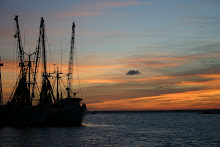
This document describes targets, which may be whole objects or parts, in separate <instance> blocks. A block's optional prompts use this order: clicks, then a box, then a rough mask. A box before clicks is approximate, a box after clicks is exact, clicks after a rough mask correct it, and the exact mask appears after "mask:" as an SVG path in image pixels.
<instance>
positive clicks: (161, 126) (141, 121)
mask: <svg viewBox="0 0 220 147" xmlns="http://www.w3.org/2000/svg"><path fill="white" fill-rule="evenodd" d="M83 124H84V126H80V127H60V128H56V127H43V128H0V146H76V147H77V146H167V147H169V146H175V147H176V146H204V147H210V146H216V147H217V146H218V147H220V115H218V114H211V115H208V114H196V113H162V112H161V113H96V114H94V115H92V114H88V115H87V116H86V117H85V120H84V122H83Z"/></svg>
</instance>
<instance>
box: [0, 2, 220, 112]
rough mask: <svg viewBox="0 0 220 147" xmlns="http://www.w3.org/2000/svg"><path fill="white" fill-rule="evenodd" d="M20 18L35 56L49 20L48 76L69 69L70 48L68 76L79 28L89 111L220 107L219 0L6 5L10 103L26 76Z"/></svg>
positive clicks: (5, 80) (0, 52)
mask: <svg viewBox="0 0 220 147" xmlns="http://www.w3.org/2000/svg"><path fill="white" fill-rule="evenodd" d="M15 15H18V19H19V25H20V31H21V36H22V42H23V46H24V50H25V51H26V52H27V53H29V52H30V53H31V52H34V51H35V48H36V44H37V38H38V32H39V26H40V18H41V17H44V20H45V26H46V33H47V39H48V42H49V46H48V43H47V56H48V69H50V71H52V70H53V68H54V67H53V64H56V65H59V68H60V69H61V66H60V64H61V47H62V52H63V60H62V62H63V64H64V65H63V66H62V71H63V72H64V73H65V72H66V74H67V66H68V59H69V50H70V37H71V29H72V22H73V21H74V22H75V24H76V28H75V29H76V34H75V35H76V38H75V49H76V50H77V59H78V65H79V67H78V68H79V74H80V84H81V88H82V95H83V99H84V102H85V103H86V104H87V107H88V109H89V110H176V109H213V108H220V1H219V0H166V1H164V0H152V1H147V0H137V1H135V0H134V1H132V0H131V1H125V0H78V1H77V0H63V1H61V0H46V1H45V0H36V1H30V0H19V1H13V0H0V20H1V22H0V56H1V59H2V62H3V63H4V66H3V67H2V69H1V70H2V84H3V97H4V101H5V102H7V101H8V99H9V97H10V94H11V91H12V89H13V86H14V85H15V82H16V78H17V75H18V73H16V72H18V69H19V68H18V67H17V66H18V60H17V61H16V56H17V55H16V51H15V49H16V47H15V46H16V43H15V40H14V38H13V36H12V35H14V34H15V33H14V32H15V27H14V17H15ZM49 49H50V51H51V54H52V58H51V57H50V53H49ZM49 65H50V67H49ZM75 69H76V68H75ZM75 71H76V70H75ZM75 71H74V76H73V77H74V78H75V79H77V74H76V72H75ZM64 80H65V81H66V79H64ZM75 81H76V80H75ZM40 82H41V81H40V80H39V83H40ZM39 85H40V84H39ZM77 85H78V84H77V83H76V82H75V84H73V88H75V87H77Z"/></svg>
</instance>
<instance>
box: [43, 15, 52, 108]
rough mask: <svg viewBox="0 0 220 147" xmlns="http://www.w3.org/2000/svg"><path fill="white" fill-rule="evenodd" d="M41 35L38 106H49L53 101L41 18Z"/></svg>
mask: <svg viewBox="0 0 220 147" xmlns="http://www.w3.org/2000/svg"><path fill="white" fill-rule="evenodd" d="M40 28H41V33H40V37H41V38H40V43H41V44H40V45H41V48H42V56H43V74H42V88H41V93H40V104H43V105H45V104H50V103H52V98H53V100H54V101H55V98H54V95H53V89H52V86H51V83H50V81H49V79H48V77H49V74H48V73H47V60H46V45H45V24H44V19H43V17H42V18H41V26H40Z"/></svg>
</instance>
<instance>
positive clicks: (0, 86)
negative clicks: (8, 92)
mask: <svg viewBox="0 0 220 147" xmlns="http://www.w3.org/2000/svg"><path fill="white" fill-rule="evenodd" d="M1 66H3V63H1V56H0V106H2V105H3V96H2V79H1Z"/></svg>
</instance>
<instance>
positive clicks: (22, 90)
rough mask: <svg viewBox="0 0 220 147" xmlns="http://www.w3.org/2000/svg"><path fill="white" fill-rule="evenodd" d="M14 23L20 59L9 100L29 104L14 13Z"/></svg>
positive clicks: (22, 52)
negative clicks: (18, 71) (15, 80)
mask: <svg viewBox="0 0 220 147" xmlns="http://www.w3.org/2000/svg"><path fill="white" fill-rule="evenodd" d="M14 20H15V23H16V33H15V35H14V38H15V39H16V38H17V50H18V53H19V54H18V55H19V56H18V57H19V59H20V61H19V66H20V74H19V76H18V79H17V82H16V85H15V86H14V89H13V91H12V94H11V96H10V99H9V101H10V100H11V103H13V104H19V103H21V104H22V105H24V104H28V105H29V104H30V96H29V89H28V87H27V81H26V73H27V68H26V65H25V64H24V63H25V60H24V53H25V52H24V50H23V47H22V42H21V35H20V28H19V24H18V16H17V15H16V16H15V18H14Z"/></svg>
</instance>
